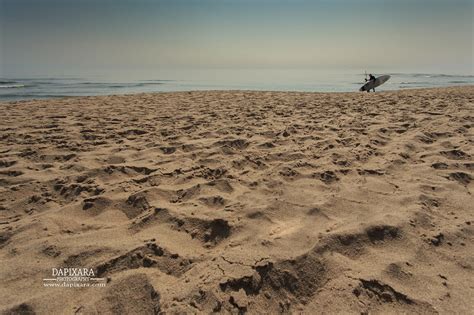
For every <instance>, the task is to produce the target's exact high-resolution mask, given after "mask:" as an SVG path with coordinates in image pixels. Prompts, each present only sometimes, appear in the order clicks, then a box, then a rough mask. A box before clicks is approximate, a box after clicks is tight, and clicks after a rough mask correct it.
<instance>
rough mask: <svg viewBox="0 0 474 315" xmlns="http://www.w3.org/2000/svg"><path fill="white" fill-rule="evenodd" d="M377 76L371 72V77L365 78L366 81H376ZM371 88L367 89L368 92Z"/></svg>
mask: <svg viewBox="0 0 474 315" xmlns="http://www.w3.org/2000/svg"><path fill="white" fill-rule="evenodd" d="M366 75H367V72H366ZM375 80H376V78H375V76H374V75H373V74H372V73H369V78H368V79H367V77H366V78H365V82H375ZM373 90H374V92H375V88H373ZM369 91H370V89H368V90H367V92H369Z"/></svg>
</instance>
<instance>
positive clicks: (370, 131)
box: [0, 86, 474, 314]
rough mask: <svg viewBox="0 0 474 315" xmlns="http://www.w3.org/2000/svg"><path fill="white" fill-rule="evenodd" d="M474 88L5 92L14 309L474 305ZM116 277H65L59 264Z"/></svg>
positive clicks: (5, 200)
mask: <svg viewBox="0 0 474 315" xmlns="http://www.w3.org/2000/svg"><path fill="white" fill-rule="evenodd" d="M473 109H474V87H473V86H470V87H456V88H443V89H427V90H405V91H399V92H381V93H376V94H373V93H370V94H367V93H338V94H332V93H290V92H241V91H235V92H222V91H211V92H179V93H158V94H139V95H129V96H107V97H84V98H69V99H60V100H43V101H26V102H17V103H7V104H0V123H1V125H0V128H1V129H0V145H1V147H0V215H1V225H0V229H1V234H0V259H1V265H0V279H1V289H0V305H1V308H2V310H3V312H5V313H7V314H9V313H10V312H17V313H18V312H20V313H24V314H30V313H29V312H31V313H32V312H35V313H38V314H73V313H76V314H94V313H99V314H108V313H116V314H152V313H157V312H165V313H168V314H170V313H171V314H172V313H177V312H182V313H210V312H213V311H214V312H220V313H235V314H236V313H245V312H248V313H253V314H255V313H306V314H318V313H359V314H360V313H361V312H362V313H383V314H386V313H403V312H406V313H422V314H432V313H463V314H467V313H471V314H472V312H473V311H472V310H473V309H474V282H473V279H474V271H473V266H474V257H473V256H474V255H473V253H474V244H473V240H474V214H473V204H474V198H473V196H472V193H473V188H474V186H473V183H472V180H473V176H474V175H473V169H474V159H473V156H474V149H473V141H474V137H473V129H472V127H473V125H474V110H473ZM59 267H81V268H82V267H85V268H93V269H94V270H95V273H96V276H98V277H104V278H107V279H108V283H107V285H106V287H99V288H50V287H44V286H43V278H48V277H49V278H50V277H51V268H59Z"/></svg>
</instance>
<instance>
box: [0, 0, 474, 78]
mask: <svg viewBox="0 0 474 315" xmlns="http://www.w3.org/2000/svg"><path fill="white" fill-rule="evenodd" d="M473 16H474V0H313V1H310V0H306V1H304V0H286V1H283V0H168V1H164V0H163V1H162V0H0V75H3V76H8V75H14V74H18V73H22V74H28V73H44V74H74V73H79V72H80V73H87V72H91V73H92V72H97V71H108V70H110V69H122V70H123V69H125V70H126V69H130V70H140V69H160V68H164V67H166V68H176V67H179V68H190V67H191V68H201V67H203V68H209V67H230V68H253V67H270V68H295V67H296V68H298V67H303V68H320V67H334V66H337V67H339V68H345V67H347V68H352V69H359V68H360V69H365V68H370V67H377V68H380V67H383V68H387V69H392V70H396V69H404V70H406V69H408V70H409V69H413V71H417V70H419V69H426V70H430V71H433V72H437V71H438V72H451V73H465V74H473V63H474V61H473V59H474V56H473V51H474V39H473V32H474V31H473V29H474V25H473Z"/></svg>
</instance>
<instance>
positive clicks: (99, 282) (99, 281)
mask: <svg viewBox="0 0 474 315" xmlns="http://www.w3.org/2000/svg"><path fill="white" fill-rule="evenodd" d="M50 275H51V276H50V277H48V278H43V286H44V287H61V288H87V287H105V286H106V284H107V278H99V277H96V274H95V272H94V270H93V269H92V268H51V274H50Z"/></svg>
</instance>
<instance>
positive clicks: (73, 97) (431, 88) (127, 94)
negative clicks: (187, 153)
mask: <svg viewBox="0 0 474 315" xmlns="http://www.w3.org/2000/svg"><path fill="white" fill-rule="evenodd" d="M473 86H474V84H466V85H452V86H442V87H422V88H403V89H398V90H383V86H382V90H380V91H376V92H375V93H376V94H377V93H399V92H403V91H419V90H442V89H452V88H469V87H473ZM199 92H222V93H229V92H248V93H252V92H254V93H259V92H260V93H301V94H306V93H309V94H347V93H367V92H360V91H358V90H354V91H342V92H341V91H333V92H332V91H331V92H321V91H281V90H245V89H242V90H239V89H235V90H189V91H157V92H137V93H124V94H106V95H76V96H74V95H73V96H58V97H51V98H34V99H22V100H16V101H8V100H0V104H8V103H19V102H20V103H22V102H29V101H35V102H36V101H49V100H65V99H71V98H72V99H77V98H79V99H80V98H91V97H92V98H93V97H99V98H100V97H113V96H118V97H120V96H139V95H148V94H150V95H155V94H173V93H199ZM372 93H373V92H370V94H372Z"/></svg>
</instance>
